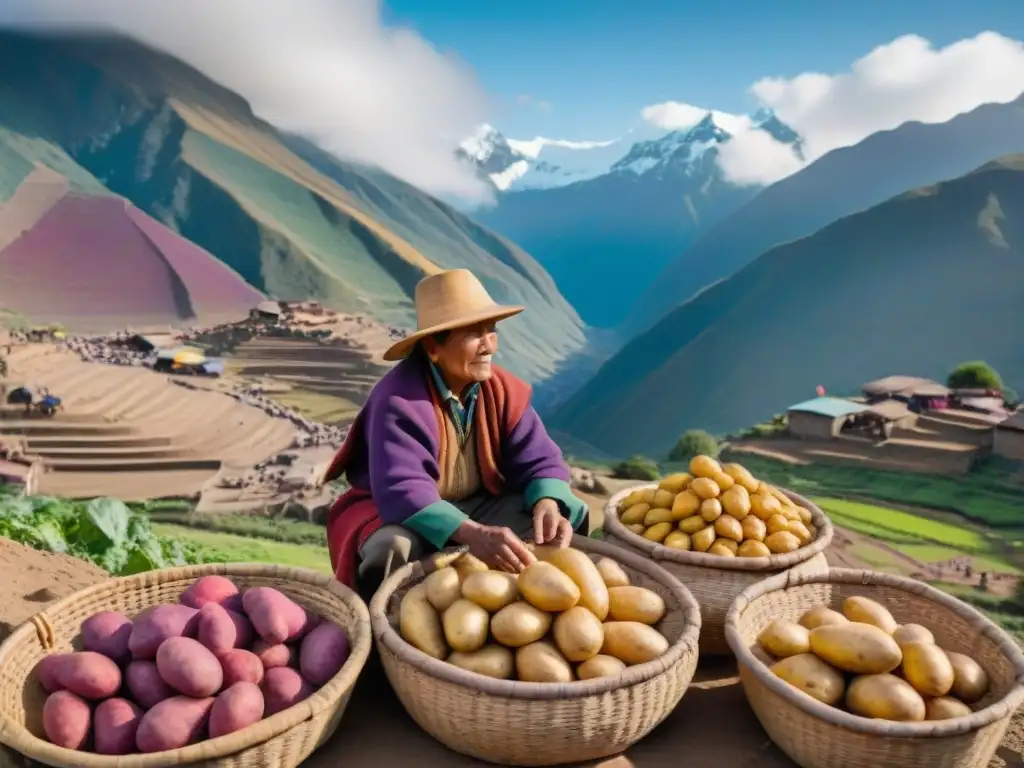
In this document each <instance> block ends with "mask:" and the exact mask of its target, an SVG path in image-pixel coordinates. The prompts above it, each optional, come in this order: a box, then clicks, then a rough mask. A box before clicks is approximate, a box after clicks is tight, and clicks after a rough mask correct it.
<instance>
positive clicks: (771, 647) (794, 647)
mask: <svg viewBox="0 0 1024 768" xmlns="http://www.w3.org/2000/svg"><path fill="white" fill-rule="evenodd" d="M810 634H811V633H810V631H809V630H808V629H807V627H802V626H800V625H799V624H797V623H796V622H795V621H788V620H786V619H775V621H773V622H771V623H770V624H769V625H768V626H767V627H765V628H764V629H762V630H761V634H759V635H758V636H757V642H758V643H760V644H761V647H762V648H763V649H764V650H765V651H767V652H768V653H770V654H771V655H772V656H775V657H776V658H779V659H785V658H787V657H788V656H796V655H797V654H799V653H810V651H811V638H810Z"/></svg>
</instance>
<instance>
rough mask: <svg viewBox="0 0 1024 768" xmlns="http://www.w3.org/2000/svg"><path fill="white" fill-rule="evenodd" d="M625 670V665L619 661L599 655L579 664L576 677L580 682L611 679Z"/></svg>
mask: <svg viewBox="0 0 1024 768" xmlns="http://www.w3.org/2000/svg"><path fill="white" fill-rule="evenodd" d="M625 669H626V665H625V664H624V663H623V662H622V661H620V660H619V659H616V658H615V657H614V656H607V655H605V654H603V653H599V654H597V656H592V657H591V658H589V659H587V660H586V661H584V662H583V663H582V664H580V665H579V666H578V667H577V668H576V676H577V677H579V679H580V680H592V679H593V678H595V677H613V676H614V675H618V674H620V673H622V672H624V671H625Z"/></svg>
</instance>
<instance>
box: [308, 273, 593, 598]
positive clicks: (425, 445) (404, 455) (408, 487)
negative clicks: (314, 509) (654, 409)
mask: <svg viewBox="0 0 1024 768" xmlns="http://www.w3.org/2000/svg"><path fill="white" fill-rule="evenodd" d="M415 300H416V314H417V327H418V329H417V331H416V332H415V333H413V334H412V335H410V336H408V337H406V338H405V339H403V340H401V341H399V342H398V343H396V344H395V345H394V346H392V347H391V348H390V349H389V350H388V351H387V352H386V353H385V355H384V358H385V359H386V360H392V361H394V360H400V361H401V362H399V363H398V365H396V366H395V367H394V368H393V369H392V370H390V371H389V372H388V373H387V374H385V375H384V376H383V377H382V378H381V380H380V381H379V382H378V383H377V385H376V386H375V387H374V388H373V390H372V391H371V392H370V395H369V397H368V398H367V400H366V403H365V405H364V406H363V408H362V410H361V411H360V413H359V415H358V416H357V417H356V420H355V422H353V424H352V428H351V430H350V431H349V434H348V438H347V439H346V441H345V444H344V445H343V446H342V447H341V449H340V450H339V451H338V454H337V456H336V457H335V458H334V461H333V462H332V463H331V466H330V467H329V468H328V470H327V474H326V476H325V478H324V480H325V482H329V481H331V480H335V479H337V478H339V477H341V476H342V475H345V476H347V479H348V481H349V484H350V485H351V486H352V487H351V489H350V490H349V491H348V492H347V493H345V494H344V495H342V496H341V497H340V498H339V499H338V500H337V501H336V502H335V504H334V505H333V507H332V508H331V513H330V516H329V518H328V522H327V537H328V545H329V549H330V554H331V565H332V567H333V569H334V572H335V577H336V578H337V579H338V580H339V581H341V582H343V583H345V584H347V585H348V586H350V587H354V588H355V587H357V586H358V588H359V590H360V592H362V593H363V594H367V593H369V592H372V591H373V590H375V589H376V587H377V586H378V585H379V584H380V582H381V581H382V580H383V579H384V578H385V577H386V576H387V575H388V574H389V573H390V572H391V571H393V570H395V569H396V568H398V567H400V566H401V565H404V564H405V563H406V562H409V561H412V560H416V559H419V558H420V557H422V556H424V555H425V554H427V553H428V552H431V551H435V550H440V549H443V548H444V547H446V546H449V545H451V544H462V545H468V547H469V550H470V552H472V553H473V554H474V555H476V556H477V557H479V558H480V559H481V560H483V561H484V562H486V563H487V564H488V565H490V566H491V567H493V568H498V569H501V570H505V571H508V572H512V573H515V572H518V571H521V570H522V569H523V568H524V567H525V566H526V565H528V564H530V563H531V562H533V561H534V556H533V554H532V552H531V551H530V549H529V548H528V547H527V546H526V545H525V544H524V543H523V539H524V538H527V539H528V540H530V541H532V542H534V543H536V544H545V545H554V546H560V547H565V546H568V545H569V542H570V540H571V539H572V533H573V531H574V530H576V529H578V528H580V527H581V526H583V525H584V524H585V523H586V521H587V507H586V505H585V504H584V503H583V502H582V501H581V500H580V499H579V498H577V497H576V496H575V495H573V493H572V491H571V490H570V488H569V469H568V467H567V466H566V464H565V462H564V461H563V460H562V454H561V451H559V449H558V446H557V445H555V443H554V441H553V440H552V439H551V438H550V437H548V434H547V432H545V430H544V426H543V424H542V423H541V421H540V418H539V417H538V415H537V412H536V411H535V410H534V409H533V408H532V407H531V405H530V387H529V385H527V384H526V383H525V382H523V381H521V380H520V379H518V378H516V377H515V376H513V375H512V374H510V373H508V372H507V371H505V370H502V369H501V368H499V367H498V366H496V365H494V364H493V363H492V362H491V357H492V355H493V354H494V353H495V352H496V351H497V348H498V334H497V330H496V328H495V324H496V323H497V322H498V321H500V320H503V319H505V318H508V317H512V316H513V315H516V314H518V313H520V312H521V311H522V310H523V307H518V306H500V305H498V304H495V303H494V301H493V300H492V299H491V297H490V296H489V295H488V294H487V291H486V289H485V288H484V287H483V285H482V284H481V283H480V282H479V280H477V278H476V277H474V276H473V274H472V273H470V272H468V271H466V270H464V269H455V270H449V271H446V272H441V273H439V274H436V275H431V276H430V277H427V278H424V279H423V280H422V281H420V283H419V285H417V286H416V298H415Z"/></svg>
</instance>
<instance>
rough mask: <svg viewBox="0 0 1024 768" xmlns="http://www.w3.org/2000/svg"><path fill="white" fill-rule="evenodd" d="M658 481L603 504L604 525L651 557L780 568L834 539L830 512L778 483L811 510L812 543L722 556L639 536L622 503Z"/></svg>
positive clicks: (722, 566) (716, 565) (635, 487)
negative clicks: (763, 552)
mask: <svg viewBox="0 0 1024 768" xmlns="http://www.w3.org/2000/svg"><path fill="white" fill-rule="evenodd" d="M657 487H658V483H640V484H638V485H632V486H630V487H628V488H623V489H622V490H621V491H619V492H618V493H616V494H615V495H614V496H612V497H611V498H610V499H608V501H607V502H606V503H605V506H604V527H605V529H608V530H610V531H611V534H612V535H613V536H615V538H617V539H621V540H623V541H624V542H626V543H627V544H629V545H630V546H631V547H633V548H634V549H638V550H640V551H641V552H643V553H644V554H646V555H647V556H648V557H651V558H653V559H655V560H667V561H668V562H670V563H680V564H682V565H694V566H700V567H702V568H720V569H721V570H724V571H778V570H782V569H786V568H792V567H793V566H794V565H799V564H800V563H803V562H806V561H807V560H810V559H811V558H812V557H814V556H815V555H817V554H820V553H821V552H824V551H825V550H826V549H827V548H828V546H829V544H831V543H832V536H833V535H834V534H835V529H834V528H833V527H832V521H831V520H829V519H828V515H826V514H825V513H824V512H822V511H821V508H820V507H819V506H818V505H817V504H815V503H814V502H813V501H811V500H810V499H807V498H805V497H803V496H801V495H800V494H798V493H794V492H793V491H790V490H787V489H786V488H782V487H781V486H775V487H776V488H778V489H779V490H780V491H782V492H783V493H784V494H786V495H787V496H788V497H789V498H790V499H792V500H793V501H795V502H796V503H797V504H799V505H800V506H801V507H806V508H807V509H808V510H809V511H810V513H811V519H812V521H813V523H814V526H815V528H816V529H817V533H818V535H817V536H816V537H815V538H814V541H812V542H811V543H810V544H808V545H806V546H803V547H800V548H799V549H796V550H794V551H793V552H785V553H783V554H780V555H769V556H768V557H722V556H721V555H709V554H707V553H706V552H692V551H687V550H682V549H673V548H671V547H666V546H665V545H664V544H659V543H658V542H655V541H651V540H650V539H645V538H644V537H643V536H638V535H637V534H635V533H633V532H632V531H631V530H629V529H628V528H626V526H625V525H623V523H622V521H620V520H619V504H621V503H622V500H623V499H625V498H626V497H627V496H628V495H629V494H631V493H633V492H634V491H639V490H647V489H649V488H657Z"/></svg>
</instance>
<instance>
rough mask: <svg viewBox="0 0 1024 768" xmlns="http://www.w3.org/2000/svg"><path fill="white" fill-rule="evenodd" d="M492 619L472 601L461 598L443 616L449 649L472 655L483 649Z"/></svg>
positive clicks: (442, 622)
mask: <svg viewBox="0 0 1024 768" xmlns="http://www.w3.org/2000/svg"><path fill="white" fill-rule="evenodd" d="M490 623H491V617H490V615H488V613H487V611H485V610H484V609H483V608H481V607H480V606H479V605H477V604H476V603H474V602H472V601H471V600H466V599H465V598H464V597H463V598H459V599H458V600H456V601H455V602H454V603H452V605H451V607H450V608H449V609H448V610H447V611H445V612H444V613H443V614H442V616H441V625H442V626H443V627H444V637H445V640H447V641H448V645H449V647H450V648H451V649H452V650H453V651H458V652H459V653H471V652H473V651H477V650H479V649H481V648H483V646H484V643H486V642H487V630H488V627H489V626H490Z"/></svg>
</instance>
